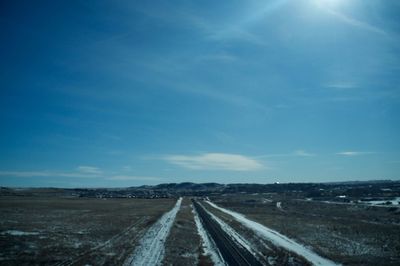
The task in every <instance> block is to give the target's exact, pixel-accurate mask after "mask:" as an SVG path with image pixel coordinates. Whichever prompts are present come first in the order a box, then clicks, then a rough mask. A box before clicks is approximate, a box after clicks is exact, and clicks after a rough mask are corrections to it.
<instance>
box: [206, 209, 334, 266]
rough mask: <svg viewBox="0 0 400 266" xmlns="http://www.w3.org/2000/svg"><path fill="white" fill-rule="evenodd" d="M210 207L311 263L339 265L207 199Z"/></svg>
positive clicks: (325, 265)
mask: <svg viewBox="0 0 400 266" xmlns="http://www.w3.org/2000/svg"><path fill="white" fill-rule="evenodd" d="M207 203H208V204H210V205H211V206H212V207H214V208H216V209H218V210H220V211H222V212H224V213H227V214H229V215H231V216H232V217H234V218H235V219H236V220H237V221H238V222H240V223H242V224H243V225H245V226H246V227H248V228H250V229H251V230H253V231H254V232H256V233H257V234H258V235H260V236H261V237H263V238H265V239H267V240H269V241H271V242H272V243H273V244H275V245H277V246H279V247H282V248H284V249H286V250H289V251H292V252H294V253H296V254H298V255H300V256H302V257H304V258H305V259H306V260H307V261H309V262H310V263H311V264H313V265H323V266H331V265H339V264H336V263H335V262H333V261H330V260H328V259H325V258H322V257H321V256H319V255H318V254H316V253H315V252H313V251H312V250H310V249H308V248H306V247H304V246H303V245H301V244H299V243H297V242H295V241H294V240H292V239H290V238H288V237H286V236H284V235H282V234H280V233H279V232H277V231H275V230H272V229H270V228H268V227H266V226H264V225H261V224H259V223H257V222H254V221H252V220H250V219H247V218H246V217H245V216H244V215H242V214H240V213H237V212H234V211H231V210H228V209H225V208H222V207H219V206H218V205H216V204H215V203H213V202H211V201H207Z"/></svg>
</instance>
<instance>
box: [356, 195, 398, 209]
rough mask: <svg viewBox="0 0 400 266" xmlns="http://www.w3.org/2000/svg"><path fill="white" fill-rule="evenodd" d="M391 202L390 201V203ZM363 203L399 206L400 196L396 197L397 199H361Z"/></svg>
mask: <svg viewBox="0 0 400 266" xmlns="http://www.w3.org/2000/svg"><path fill="white" fill-rule="evenodd" d="M389 202H390V203H389ZM361 203H366V204H371V205H374V206H382V205H384V206H389V207H391V206H393V205H394V206H396V205H397V206H398V205H400V197H397V198H395V199H392V200H369V201H361ZM388 203H389V204H388Z"/></svg>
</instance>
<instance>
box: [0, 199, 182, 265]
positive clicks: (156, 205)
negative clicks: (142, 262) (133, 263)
mask: <svg viewBox="0 0 400 266" xmlns="http://www.w3.org/2000/svg"><path fill="white" fill-rule="evenodd" d="M174 203H175V200H174V199H106V200H105V199H88V198H85V199H82V198H60V197H1V198H0V264H1V265H38V264H40V265H70V264H73V265H85V264H91V265H104V264H106V265H118V264H122V262H123V261H124V260H125V258H126V256H128V255H129V254H130V253H131V252H132V250H133V248H134V247H135V244H136V243H137V240H138V239H139V238H140V236H141V235H142V234H143V232H144V231H145V229H146V228H147V227H148V226H149V225H151V224H152V223H153V222H154V221H156V220H157V219H158V218H159V217H160V216H161V215H162V214H163V213H165V212H166V211H168V210H169V209H171V208H172V207H173V205H174Z"/></svg>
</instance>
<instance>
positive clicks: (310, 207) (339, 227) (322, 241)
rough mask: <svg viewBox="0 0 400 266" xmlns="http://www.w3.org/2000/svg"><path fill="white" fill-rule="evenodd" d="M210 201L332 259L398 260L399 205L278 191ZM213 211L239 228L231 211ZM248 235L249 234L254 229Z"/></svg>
mask: <svg viewBox="0 0 400 266" xmlns="http://www.w3.org/2000/svg"><path fill="white" fill-rule="evenodd" d="M212 200H213V202H215V203H217V204H218V205H219V206H222V207H225V208H228V209H231V210H234V211H236V212H239V213H242V214H244V215H246V217H248V218H249V219H251V220H254V221H257V222H259V223H260V224H263V225H265V226H267V227H269V228H271V229H274V230H276V231H278V232H280V233H281V234H283V235H285V236H288V237H290V238H292V239H295V240H296V241H297V242H299V243H301V244H303V245H304V246H307V247H310V248H311V249H312V250H314V251H316V252H317V253H318V254H320V255H322V256H324V257H326V258H329V259H331V260H333V261H336V262H339V263H343V264H345V265H398V264H399V261H400V255H399V254H400V215H399V214H400V213H399V209H398V208H396V207H384V206H382V207H377V206H366V205H362V204H347V203H335V204H332V203H326V202H317V201H307V200H299V199H291V198H289V197H282V196H278V195H274V194H272V195H271V194H254V195H243V194H242V195H225V196H223V197H213V198H212ZM214 212H216V213H217V214H218V215H219V216H221V217H223V218H225V220H226V221H227V222H229V223H231V224H232V226H234V227H236V228H239V227H240V225H238V224H237V223H236V224H235V221H233V219H232V218H229V217H228V216H227V215H223V214H221V213H218V212H217V211H215V210H214ZM239 230H240V229H239ZM247 235H248V237H249V238H251V233H247Z"/></svg>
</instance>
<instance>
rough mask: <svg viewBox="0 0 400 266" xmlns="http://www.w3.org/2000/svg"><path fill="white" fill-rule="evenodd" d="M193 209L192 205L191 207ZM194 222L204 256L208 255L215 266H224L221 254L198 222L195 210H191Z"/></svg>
mask: <svg viewBox="0 0 400 266" xmlns="http://www.w3.org/2000/svg"><path fill="white" fill-rule="evenodd" d="M192 208H193V205H192ZM192 211H193V215H194V221H195V222H196V227H197V232H198V233H199V235H200V237H201V243H202V247H203V250H204V255H209V256H210V257H211V260H212V262H213V263H214V265H215V266H225V265H226V263H225V262H224V260H223V258H222V255H221V253H220V252H219V250H218V248H217V247H216V245H215V243H214V241H213V240H212V239H211V237H210V236H209V235H208V233H207V231H206V230H205V229H204V227H203V224H202V223H201V221H200V218H199V215H198V214H197V212H196V210H195V209H194V208H193V209H192Z"/></svg>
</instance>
